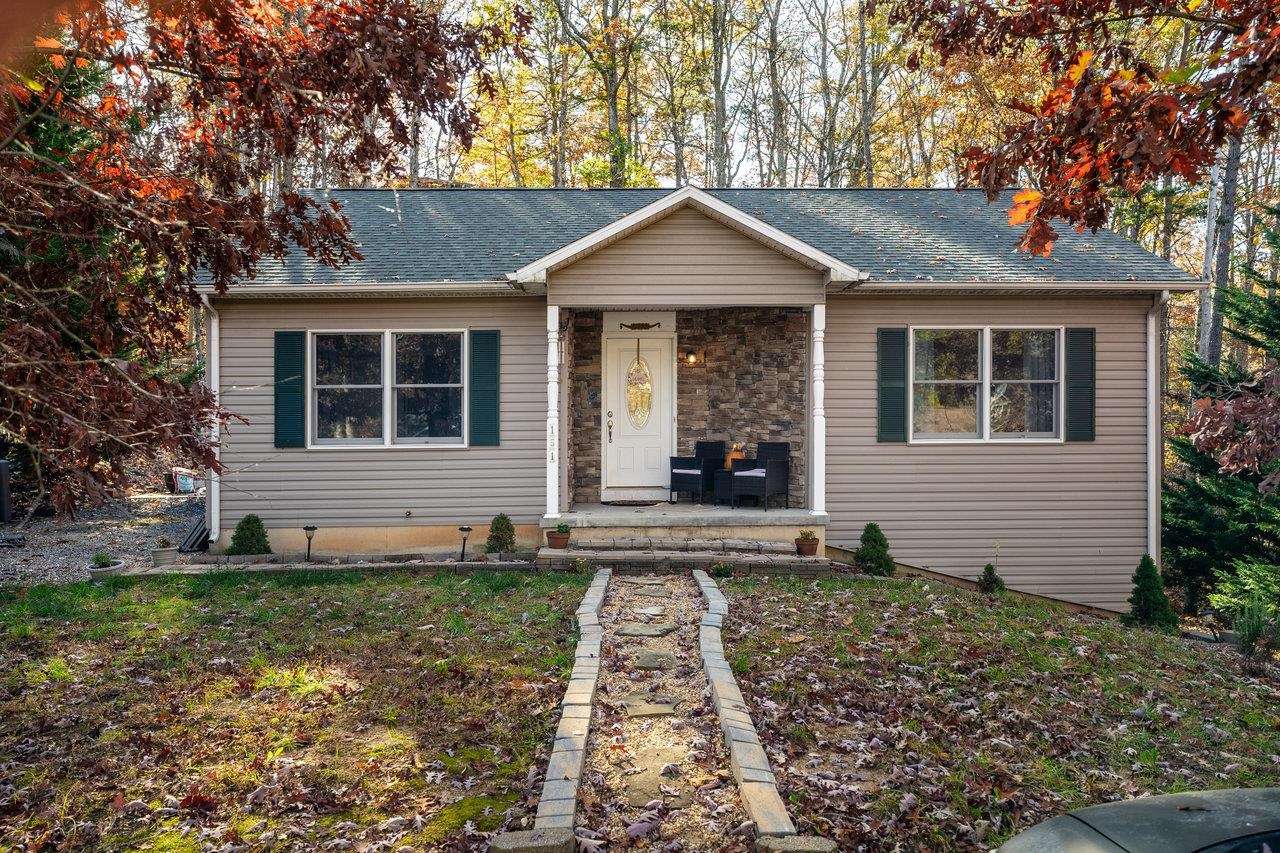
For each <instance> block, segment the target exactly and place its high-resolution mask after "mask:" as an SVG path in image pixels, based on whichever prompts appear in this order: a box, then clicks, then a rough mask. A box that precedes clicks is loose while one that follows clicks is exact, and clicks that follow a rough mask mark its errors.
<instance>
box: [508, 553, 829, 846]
mask: <svg viewBox="0 0 1280 853" xmlns="http://www.w3.org/2000/svg"><path fill="white" fill-rule="evenodd" d="M578 618H579V623H580V625H581V628H582V640H581V642H580V643H579V649H578V653H577V659H576V661H575V665H574V673H573V677H572V679H571V680H570V682H569V687H568V689H567V691H566V694H565V698H564V701H563V703H562V717H561V723H560V728H559V730H558V731H557V734H556V742H555V745H554V748H553V752H552V756H551V760H550V762H549V765H548V769H547V775H546V781H545V783H544V786H543V791H542V797H541V802H540V804H539V808H538V813H537V818H536V820H535V823H534V829H533V830H530V831H523V832H512V833H507V834H505V835H501V836H498V837H497V838H496V839H494V842H493V846H492V849H493V850H495V851H511V853H572V851H573V850H574V849H575V847H576V848H578V849H598V848H599V847H601V846H602V845H605V844H613V845H624V846H627V847H630V848H635V849H637V850H646V851H654V853H657V851H664V853H665V851H672V850H679V851H682V853H693V851H722V850H726V849H732V850H749V849H751V848H753V847H754V848H755V849H757V850H762V851H784V850H794V851H813V852H814V853H827V851H832V850H834V849H835V845H834V843H832V842H831V841H828V840H825V839H820V838H805V837H799V836H796V835H795V827H794V826H793V825H792V822H791V819H790V817H789V816H788V815H787V811H786V806H785V804H784V803H783V801H782V799H781V798H780V797H779V796H778V792H777V788H776V785H775V782H774V777H773V772H772V770H771V768H770V766H769V761H768V758H767V756H766V755H765V751H764V749H763V748H762V747H761V745H760V741H759V739H758V738H757V737H756V732H755V728H754V725H753V724H752V721H751V717H750V713H749V711H748V708H747V706H746V703H745V700H744V699H743V697H742V694H741V693H740V692H739V690H738V687H737V683H736V681H735V679H734V677H733V673H732V670H731V669H730V667H729V665H728V662H727V661H726V660H725V658H724V649H723V647H722V645H721V640H720V628H721V625H722V624H723V622H724V621H725V620H726V619H727V618H729V617H728V604H727V602H726V600H725V598H724V596H723V595H721V593H720V590H719V588H718V587H717V586H716V584H715V582H714V581H712V580H711V579H710V578H708V577H707V575H706V573H704V572H701V571H694V572H693V575H692V577H691V576H689V575H665V576H655V575H647V576H645V575H642V576H627V577H619V576H616V575H614V576H612V577H610V572H609V571H608V570H607V569H603V570H601V571H600V572H598V573H597V575H596V579H595V581H594V582H593V583H592V586H591V589H590V590H588V592H587V595H586V597H585V598H584V599H583V603H582V606H581V607H580V608H579V609H578Z"/></svg>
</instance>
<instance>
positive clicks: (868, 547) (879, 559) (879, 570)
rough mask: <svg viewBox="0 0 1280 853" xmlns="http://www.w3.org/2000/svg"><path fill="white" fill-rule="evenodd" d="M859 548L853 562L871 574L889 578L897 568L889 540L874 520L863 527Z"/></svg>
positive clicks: (854, 553)
mask: <svg viewBox="0 0 1280 853" xmlns="http://www.w3.org/2000/svg"><path fill="white" fill-rule="evenodd" d="M859 542H860V544H859V545H858V550H856V551H854V552H853V564H854V565H855V566H857V567H858V568H859V569H862V571H863V572H865V573H866V574H869V575H876V576H878V577H882V578H887V577H892V576H893V573H894V572H895V571H896V570H897V566H896V565H895V564H894V562H893V555H892V554H890V553H889V540H888V539H887V538H885V535H884V531H883V530H881V529H880V525H878V524H876V523H875V522H874V521H870V522H867V526H866V527H864V528H862V538H861V539H860V540H859Z"/></svg>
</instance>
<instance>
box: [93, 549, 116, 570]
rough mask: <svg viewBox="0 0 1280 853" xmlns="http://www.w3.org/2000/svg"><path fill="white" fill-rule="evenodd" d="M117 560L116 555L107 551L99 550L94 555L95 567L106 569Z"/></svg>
mask: <svg viewBox="0 0 1280 853" xmlns="http://www.w3.org/2000/svg"><path fill="white" fill-rule="evenodd" d="M115 561H116V560H115V557H112V556H111V555H110V554H108V553H107V552H106V551H99V552H98V553H96V554H94V555H93V567H94V568H95V569H105V568H106V567H107V566H109V565H111V564H112V563H114V562H115Z"/></svg>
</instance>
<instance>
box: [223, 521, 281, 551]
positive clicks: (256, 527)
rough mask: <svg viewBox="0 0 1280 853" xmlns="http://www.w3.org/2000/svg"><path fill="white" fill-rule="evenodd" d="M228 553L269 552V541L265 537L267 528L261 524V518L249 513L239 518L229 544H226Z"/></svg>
mask: <svg viewBox="0 0 1280 853" xmlns="http://www.w3.org/2000/svg"><path fill="white" fill-rule="evenodd" d="M227 553H228V554H270V553H271V541H270V540H269V539H267V529H266V528H265V527H263V526H262V519H261V518H258V516H256V515H254V514H253V513H249V514H248V515H246V516H245V517H244V518H242V519H240V523H239V524H237V525H236V529H235V532H234V533H232V534H231V544H230V545H229V546H227Z"/></svg>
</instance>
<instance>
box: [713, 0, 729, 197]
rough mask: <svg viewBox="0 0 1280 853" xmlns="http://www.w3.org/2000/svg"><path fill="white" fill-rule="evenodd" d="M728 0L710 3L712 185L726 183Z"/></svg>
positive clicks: (727, 179) (727, 172) (727, 177)
mask: <svg viewBox="0 0 1280 853" xmlns="http://www.w3.org/2000/svg"><path fill="white" fill-rule="evenodd" d="M730 36H731V33H730V32H729V0H712V3H711V101H712V105H711V111H712V115H711V163H712V169H713V170H714V172H715V185H716V186H718V187H723V186H728V184H729V128H728V127H727V125H728V123H729V102H728V89H729V69H728V68H727V67H726V65H727V62H726V58H727V56H728V52H729V44H728V42H729V38H730Z"/></svg>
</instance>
